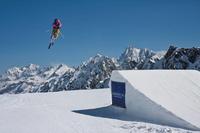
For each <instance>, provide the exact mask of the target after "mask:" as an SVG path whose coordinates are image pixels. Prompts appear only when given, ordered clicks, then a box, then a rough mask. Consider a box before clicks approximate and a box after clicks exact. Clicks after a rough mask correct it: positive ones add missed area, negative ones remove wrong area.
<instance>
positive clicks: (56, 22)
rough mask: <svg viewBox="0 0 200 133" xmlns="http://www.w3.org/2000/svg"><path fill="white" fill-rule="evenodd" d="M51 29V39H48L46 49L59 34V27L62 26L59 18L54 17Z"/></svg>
mask: <svg viewBox="0 0 200 133" xmlns="http://www.w3.org/2000/svg"><path fill="white" fill-rule="evenodd" d="M52 26H53V27H52V28H53V30H52V33H51V40H50V43H49V47H48V49H50V48H51V46H52V45H53V44H54V42H55V40H56V39H57V38H58V36H59V34H60V28H61V26H62V24H61V21H60V20H59V19H57V18H56V19H54V22H53V25H52Z"/></svg>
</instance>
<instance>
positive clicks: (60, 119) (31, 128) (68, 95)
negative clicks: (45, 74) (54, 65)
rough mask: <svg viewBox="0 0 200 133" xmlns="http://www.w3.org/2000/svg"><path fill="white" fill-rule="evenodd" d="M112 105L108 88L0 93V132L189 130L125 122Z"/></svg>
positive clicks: (166, 132)
mask: <svg viewBox="0 0 200 133" xmlns="http://www.w3.org/2000/svg"><path fill="white" fill-rule="evenodd" d="M110 105H111V93H110V89H101V90H96V89H94V90H76V91H67V92H66V91H60V92H54V93H52V92H49V93H31V94H30V93H26V94H19V95H1V96H0V132H1V133H130V132H131V133H161V132H162V133H189V132H193V131H188V130H184V129H178V128H172V127H168V126H161V125H155V124H150V123H144V122H136V121H127V120H126V119H124V117H123V116H124V112H123V111H122V110H120V109H119V108H115V107H112V106H110Z"/></svg>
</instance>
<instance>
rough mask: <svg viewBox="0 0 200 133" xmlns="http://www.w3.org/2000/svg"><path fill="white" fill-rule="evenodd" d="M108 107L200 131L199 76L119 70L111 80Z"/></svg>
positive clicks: (184, 72)
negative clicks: (116, 107) (112, 106)
mask: <svg viewBox="0 0 200 133" xmlns="http://www.w3.org/2000/svg"><path fill="white" fill-rule="evenodd" d="M110 83H111V84H110V85H111V90H112V104H113V105H115V106H118V107H121V108H124V115H128V116H129V117H132V118H139V119H143V120H147V121H151V122H155V123H158V124H162V125H170V126H175V127H181V128H186V129H191V130H200V72H199V71H196V70H121V71H117V70H116V71H113V72H112V76H111V81H110Z"/></svg>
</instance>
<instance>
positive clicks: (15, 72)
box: [0, 64, 74, 94]
mask: <svg viewBox="0 0 200 133" xmlns="http://www.w3.org/2000/svg"><path fill="white" fill-rule="evenodd" d="M73 72H74V69H73V68H69V67H68V66H66V65H64V64H61V65H58V66H49V67H39V66H38V65H34V64H30V65H28V66H25V67H14V68H11V69H8V70H7V71H6V72H5V73H4V74H3V75H1V77H0V94H3V93H26V92H30V93H31V92H47V91H59V90H61V88H62V87H63V86H62V85H64V84H62V82H64V81H66V80H68V79H70V75H71V74H72V73H73ZM68 77H69V78H68ZM60 82H61V83H60ZM60 84H62V85H61V86H59V85H60Z"/></svg>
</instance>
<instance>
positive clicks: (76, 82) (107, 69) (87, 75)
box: [68, 54, 117, 89]
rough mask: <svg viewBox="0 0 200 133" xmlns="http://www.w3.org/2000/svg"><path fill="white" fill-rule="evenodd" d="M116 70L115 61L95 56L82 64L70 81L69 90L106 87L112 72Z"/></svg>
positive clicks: (98, 55)
mask: <svg viewBox="0 0 200 133" xmlns="http://www.w3.org/2000/svg"><path fill="white" fill-rule="evenodd" d="M115 69H117V67H116V64H115V61H114V60H113V59H111V58H109V57H106V56H103V55H100V54H97V55H96V56H94V57H91V58H90V59H89V60H88V61H86V62H84V63H82V64H81V65H80V66H79V67H78V68H77V70H76V72H75V73H74V75H73V77H72V78H71V79H70V82H69V85H68V88H69V89H90V88H106V87H108V81H109V80H108V79H109V78H110V76H111V73H112V70H115Z"/></svg>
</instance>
